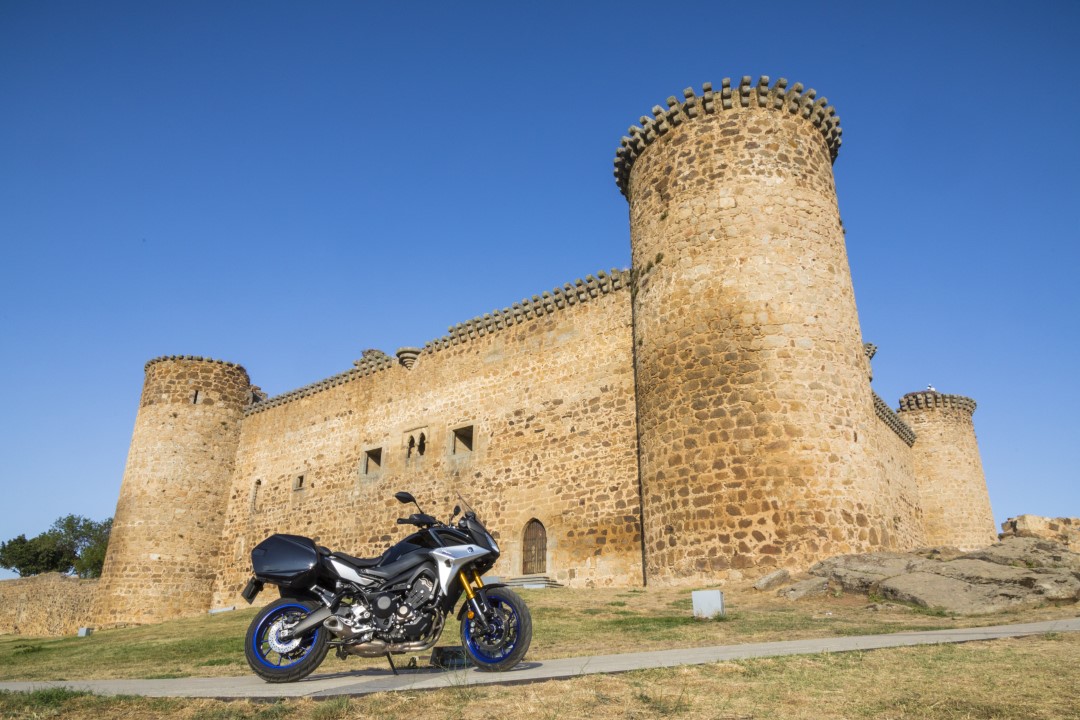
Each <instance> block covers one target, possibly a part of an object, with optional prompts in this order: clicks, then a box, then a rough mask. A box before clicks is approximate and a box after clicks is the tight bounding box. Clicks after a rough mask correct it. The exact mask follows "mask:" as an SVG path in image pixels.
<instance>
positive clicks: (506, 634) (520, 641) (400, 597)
mask: <svg viewBox="0 0 1080 720" xmlns="http://www.w3.org/2000/svg"><path fill="white" fill-rule="evenodd" d="M394 497H395V498H396V499H397V500H398V502H400V503H402V504H409V503H411V504H413V505H416V509H417V511H418V512H415V513H412V514H411V515H410V516H409V517H407V518H398V521H397V522H398V524H399V525H413V526H415V527H417V528H419V530H418V531H417V532H414V533H412V534H411V535H409V536H408V537H406V538H405V539H404V540H402V541H400V542H398V543H397V544H395V545H393V546H392V547H390V548H388V549H387V550H386V552H384V553H383V554H382V555H381V556H380V557H377V558H357V557H352V556H350V555H346V554H344V553H340V552H332V551H331V550H330V549H329V548H325V547H322V546H320V545H317V544H316V543H315V541H313V540H311V539H310V538H306V537H301V536H299V535H281V534H277V535H271V536H270V537H269V538H267V539H266V540H264V541H262V542H261V543H259V544H258V545H257V546H255V548H254V549H252V551H251V563H252V566H253V569H254V576H253V577H252V578H251V580H250V581H249V582H248V584H247V586H246V587H245V588H244V591H243V593H241V594H242V596H243V598H244V599H245V600H247V602H248V604H251V603H252V602H253V601H254V600H255V597H256V596H257V595H258V594H259V592H261V591H262V589H263V587H264V586H265V585H267V584H270V585H276V586H277V587H278V591H279V592H280V594H281V598H280V599H278V600H275V601H274V602H272V603H270V604H269V605H267V606H266V607H264V608H263V609H262V610H261V611H260V612H259V614H258V615H256V616H255V618H254V619H253V620H252V621H251V625H250V626H249V627H248V631H247V637H246V638H245V640H244V654H245V656H246V657H247V661H248V664H249V665H250V666H251V669H252V670H253V671H254V672H255V674H256V675H258V676H259V677H261V678H263V679H264V680H266V681H267V682H272V683H279V682H293V681H295V680H300V679H301V678H304V677H307V676H308V675H310V674H311V673H312V672H313V671H314V670H315V668H317V667H318V666H319V664H320V663H322V661H323V659H325V657H326V655H327V653H328V652H329V651H330V648H335V650H336V652H337V656H338V657H340V658H345V657H348V656H350V655H357V656H360V657H379V656H385V657H386V659H387V661H388V662H389V663H390V668H391V669H392V670H393V671H394V673H395V674H397V668H396V667H395V665H394V661H393V658H392V657H391V656H392V655H395V654H402V653H415V652H423V651H425V650H429V649H431V648H432V647H434V646H435V644H436V643H437V642H438V641H439V637H440V636H441V635H442V632H443V628H444V626H445V624H446V620H447V618H448V617H450V616H451V614H452V613H453V611H454V607H455V606H456V605H457V602H458V599H459V598H460V597H461V595H462V594H464V595H465V602H464V603H462V605H461V609H460V610H459V611H458V613H457V618H458V620H459V621H460V623H461V629H460V636H461V645H462V647H463V648H464V650H465V653H466V655H467V656H468V658H469V659H470V660H471V661H472V662H473V664H474V665H475V666H476V668H477V669H478V670H483V671H493V672H499V671H504V670H509V669H511V668H513V667H514V666H515V665H517V664H518V663H519V662H521V660H522V658H524V657H525V653H526V652H527V651H528V649H529V644H530V643H531V642H532V616H531V615H530V614H529V608H528V607H527V606H526V605H525V602H524V601H523V600H522V599H521V597H520V596H519V595H517V593H515V592H513V591H512V590H510V589H509V588H507V587H506V586H505V585H502V584H489V585H485V584H484V582H483V581H482V580H481V576H482V575H483V574H484V573H486V572H487V571H489V570H490V569H491V568H492V566H494V565H495V561H496V560H497V559H498V558H499V554H500V551H499V544H498V543H497V542H495V538H493V537H492V536H491V533H489V532H488V531H487V529H486V528H485V527H484V526H483V525H482V524H481V523H480V521H479V520H477V518H476V513H475V512H474V511H473V510H472V508H470V507H469V506H468V504H467V503H466V502H465V501H464V499H461V503H462V504H463V505H465V513H464V515H462V517H461V518H460V519H459V520H458V521H457V523H456V524H455V522H454V519H455V518H456V517H457V516H458V514H459V513H461V507H460V506H455V507H454V512H453V514H452V515H451V516H450V520H449V521H448V522H447V523H443V522H440V521H439V520H437V519H436V518H434V517H432V516H431V515H428V514H426V513H424V512H423V510H422V509H421V508H420V505H419V504H418V503H417V502H416V500H415V499H414V498H413V496H412V495H411V494H409V493H407V492H399V493H397V494H395V495H394ZM458 497H459V498H460V495H459V496H458Z"/></svg>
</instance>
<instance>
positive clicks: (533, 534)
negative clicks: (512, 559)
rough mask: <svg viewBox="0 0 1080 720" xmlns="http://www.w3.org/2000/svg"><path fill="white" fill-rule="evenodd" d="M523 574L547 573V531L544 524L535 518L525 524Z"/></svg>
mask: <svg viewBox="0 0 1080 720" xmlns="http://www.w3.org/2000/svg"><path fill="white" fill-rule="evenodd" d="M522 548H523V550H524V552H522V559H521V574H522V575H541V574H543V573H546V572H547V531H546V530H545V529H544V525H543V523H541V522H540V521H539V520H537V519H536V518H533V519H532V520H530V521H529V522H527V523H526V524H525V542H524V543H522Z"/></svg>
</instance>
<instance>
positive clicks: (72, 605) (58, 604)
mask: <svg viewBox="0 0 1080 720" xmlns="http://www.w3.org/2000/svg"><path fill="white" fill-rule="evenodd" d="M97 587H98V581H97V580H80V579H79V578H73V577H71V576H70V575H62V574H60V573H44V574H42V575H33V576H31V577H26V578H16V579H14V580H3V581H0V635H31V636H44V637H56V636H59V635H74V634H75V633H76V632H78V630H79V628H80V627H88V626H90V625H92V624H93V623H92V622H91V619H92V618H91V611H92V608H93V603H94V596H95V593H96V591H97Z"/></svg>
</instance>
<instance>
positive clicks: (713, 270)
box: [615, 77, 891, 583]
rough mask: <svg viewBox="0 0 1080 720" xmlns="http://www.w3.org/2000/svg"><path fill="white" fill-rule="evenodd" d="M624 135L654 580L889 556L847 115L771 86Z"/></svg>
mask: <svg viewBox="0 0 1080 720" xmlns="http://www.w3.org/2000/svg"><path fill="white" fill-rule="evenodd" d="M652 113H653V117H651V118H649V117H642V118H641V127H636V126H635V127H632V128H630V131H629V133H630V134H629V137H624V138H623V139H622V145H621V147H620V148H619V150H618V154H617V157H616V160H615V177H616V181H617V182H618V185H619V188H620V189H621V190H622V192H623V194H624V195H625V196H626V198H627V200H628V201H629V203H630V233H631V235H630V237H631V246H632V255H633V283H634V284H633V286H632V297H633V301H632V304H633V312H634V346H635V347H634V351H635V370H636V392H637V405H638V431H639V462H640V473H641V477H640V481H641V488H642V503H643V518H644V554H645V566H646V580H647V582H654V581H655V582H659V583H684V582H693V581H695V580H696V579H700V580H704V579H713V580H715V579H716V578H717V577H720V576H722V575H720V574H719V573H723V572H724V571H728V570H730V569H742V568H747V569H752V571H754V572H760V571H761V569H762V568H767V567H770V566H793V567H797V566H800V565H802V566H805V565H806V564H808V563H810V562H813V561H814V560H816V559H820V558H821V557H824V556H828V555H832V554H838V553H843V552H851V551H858V550H868V549H874V548H880V547H890V546H891V538H890V537H889V532H888V530H887V527H888V524H887V522H886V519H885V518H884V517H882V515H883V513H882V512H881V511H880V510H878V509H877V508H878V503H879V500H878V498H880V497H881V495H882V493H881V492H880V488H879V487H878V486H877V483H878V480H877V479H876V475H875V474H874V473H873V472H871V470H870V462H869V456H868V454H867V450H866V447H865V446H866V444H867V440H868V439H869V438H868V433H867V432H865V429H866V428H867V427H868V426H869V424H870V423H873V422H875V419H874V417H873V415H872V413H873V399H872V395H871V391H870V384H869V380H868V377H867V369H866V358H865V353H864V349H863V343H862V340H861V332H860V329H859V322H858V316H857V314H856V310H855V296H854V291H853V289H852V284H851V275H850V270H849V268H848V260H847V251H846V248H845V245H844V230H843V226H842V225H841V222H840V214H839V211H838V209H837V201H836V191H835V187H834V181H833V174H832V162H833V160H834V159H835V157H836V154H837V151H838V149H839V146H840V127H839V121H838V118H837V117H836V115H835V113H834V111H833V108H831V107H828V106H827V102H826V100H825V99H824V98H820V99H817V98H816V93H815V92H814V91H813V90H809V91H806V92H804V91H803V87H802V85H800V84H795V85H793V86H791V87H788V84H787V81H786V80H784V79H780V80H779V81H777V82H776V83H775V84H774V85H773V86H772V87H770V86H769V79H768V78H767V77H762V78H761V79H760V80H759V81H758V82H757V83H756V84H754V83H752V82H751V79H750V78H749V77H744V78H743V79H742V81H741V82H740V83H739V84H738V85H737V86H734V87H733V86H732V85H731V83H730V81H729V80H726V79H725V80H724V81H723V84H722V87H721V88H719V89H714V88H713V87H712V86H711V85H709V84H707V85H705V87H704V89H703V93H702V94H701V95H698V94H696V93H695V92H694V91H693V90H690V89H687V90H685V91H684V92H683V99H682V100H677V99H676V98H674V97H669V98H668V99H667V103H666V108H665V107H660V106H656V107H654V108H653V109H652Z"/></svg>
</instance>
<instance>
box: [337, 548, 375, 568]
mask: <svg viewBox="0 0 1080 720" xmlns="http://www.w3.org/2000/svg"><path fill="white" fill-rule="evenodd" d="M385 554H386V553H383V555H380V556H379V557H377V558H358V557H353V556H352V555H346V554H345V553H343V552H334V553H330V556H331V557H336V558H337V559H338V560H344V561H345V562H347V563H349V564H350V565H352V566H353V567H358V568H371V567H375V566H376V565H378V564H379V563H380V562H382V559H383V556H384V555H385Z"/></svg>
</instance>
